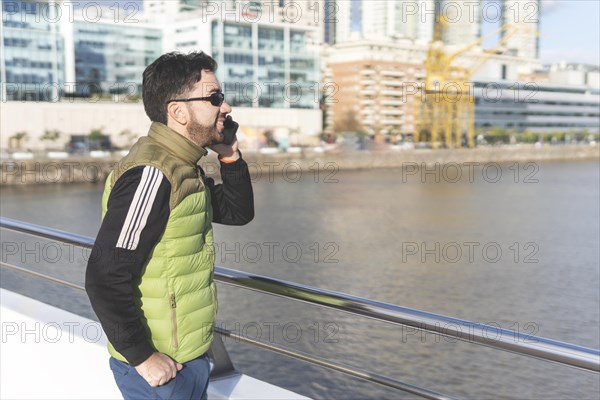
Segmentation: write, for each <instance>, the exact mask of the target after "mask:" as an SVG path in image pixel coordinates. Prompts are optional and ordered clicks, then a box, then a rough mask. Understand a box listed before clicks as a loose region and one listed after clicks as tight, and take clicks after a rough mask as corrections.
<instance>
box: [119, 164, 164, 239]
mask: <svg viewBox="0 0 600 400" xmlns="http://www.w3.org/2000/svg"><path fill="white" fill-rule="evenodd" d="M163 177H164V175H163V173H162V172H161V171H160V170H159V169H157V168H154V167H151V166H146V167H144V170H143V172H142V179H141V180H140V183H139V185H138V187H137V189H136V191H135V194H134V196H133V200H132V201H131V205H130V206H129V211H128V212H127V217H125V222H124V223H123V227H122V228H121V234H120V235H119V239H118V240H117V245H116V247H120V248H122V249H128V250H135V249H136V248H137V245H138V243H139V240H140V234H141V232H142V230H143V229H144V227H145V226H146V222H147V221H148V216H149V215H150V211H151V210H152V204H153V203H154V199H155V198H156V193H157V192H158V188H159V187H160V184H161V182H162V179H163Z"/></svg>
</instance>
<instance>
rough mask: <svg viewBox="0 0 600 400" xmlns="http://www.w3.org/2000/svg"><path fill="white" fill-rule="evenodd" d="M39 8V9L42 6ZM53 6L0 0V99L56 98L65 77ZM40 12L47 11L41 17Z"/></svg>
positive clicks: (62, 48) (22, 0) (32, 2)
mask: <svg viewBox="0 0 600 400" xmlns="http://www.w3.org/2000/svg"><path fill="white" fill-rule="evenodd" d="M42 9H43V10H42ZM55 10H56V8H54V7H49V6H48V2H47V1H46V2H42V1H39V0H38V1H27V0H15V1H2V18H1V21H0V53H1V54H2V56H1V57H0V59H1V61H0V75H1V79H0V81H1V85H2V101H4V100H34V101H44V100H46V101H47V100H52V99H57V98H58V96H59V95H60V88H61V86H62V85H63V83H64V81H65V51H64V40H63V38H62V36H61V34H60V32H59V29H58V27H57V24H56V23H52V22H51V21H54V20H56V18H57V16H56V15H54V14H53V12H54V11H55ZM42 12H48V15H47V16H46V18H41V17H40V15H42Z"/></svg>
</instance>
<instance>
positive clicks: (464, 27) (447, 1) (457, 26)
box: [435, 0, 482, 46]
mask: <svg viewBox="0 0 600 400" xmlns="http://www.w3.org/2000/svg"><path fill="white" fill-rule="evenodd" d="M481 3H482V2H481V0H475V1H473V0H471V1H463V0H458V1H457V0H440V1H437V2H436V5H435V6H436V15H437V17H438V18H440V17H441V16H443V17H444V18H445V29H444V34H443V37H442V40H443V41H444V44H446V45H448V46H466V45H468V44H471V43H473V42H475V41H476V40H477V39H479V37H480V36H481Z"/></svg>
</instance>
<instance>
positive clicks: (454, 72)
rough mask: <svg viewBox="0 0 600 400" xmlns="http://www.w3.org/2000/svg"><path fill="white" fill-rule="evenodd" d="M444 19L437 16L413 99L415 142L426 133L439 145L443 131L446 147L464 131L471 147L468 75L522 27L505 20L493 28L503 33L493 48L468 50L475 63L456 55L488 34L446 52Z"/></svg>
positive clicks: (472, 130) (456, 141)
mask: <svg viewBox="0 0 600 400" xmlns="http://www.w3.org/2000/svg"><path fill="white" fill-rule="evenodd" d="M447 23H448V22H447V20H446V19H445V18H444V17H443V16H442V17H440V18H438V19H437V21H436V24H435V27H434V37H433V41H432V43H431V45H430V46H429V50H428V52H427V58H426V60H425V84H424V87H422V88H421V97H420V101H415V103H414V104H415V105H416V107H417V110H415V111H416V116H417V121H416V124H415V125H416V130H415V135H414V140H415V142H416V143H418V142H419V141H420V140H421V139H422V136H424V135H425V134H427V133H428V134H429V135H430V138H429V140H430V143H431V145H432V147H434V148H437V147H439V145H440V136H442V135H443V139H444V143H445V145H446V147H448V148H451V147H453V143H452V142H453V139H454V147H461V146H462V136H463V133H466V137H467V145H468V146H469V147H474V145H475V141H474V136H475V99H474V97H473V87H472V85H471V83H472V82H471V81H470V79H471V77H472V76H473V73H474V72H475V71H476V70H477V69H479V68H480V67H481V66H482V65H483V64H484V63H485V62H486V61H487V60H489V58H490V57H492V56H493V55H496V54H502V53H503V50H502V49H503V47H504V45H505V44H506V42H507V41H508V40H509V39H510V38H511V37H512V36H513V35H515V34H516V33H517V32H519V31H521V30H523V29H524V28H522V27H520V26H518V25H512V24H505V25H503V26H502V27H500V29H498V30H497V31H496V32H494V33H492V34H490V35H494V34H498V33H502V39H501V40H500V42H499V43H498V45H497V46H496V47H495V48H493V49H486V50H484V52H483V53H482V54H471V55H470V58H472V59H475V62H474V64H472V65H468V66H464V65H457V64H456V59H457V58H458V57H459V56H460V55H463V54H465V53H467V52H469V51H470V50H472V49H473V48H475V47H477V46H479V45H481V44H482V43H483V42H484V41H485V40H486V39H487V38H488V36H489V35H488V36H485V37H481V38H480V39H478V40H476V41H475V42H473V43H471V44H469V45H467V46H465V47H463V48H461V49H459V50H457V51H455V52H453V53H448V51H447V49H446V48H445V46H444V43H443V42H442V37H443V32H444V30H445V29H446V26H447Z"/></svg>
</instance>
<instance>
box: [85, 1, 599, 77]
mask: <svg viewBox="0 0 600 400" xmlns="http://www.w3.org/2000/svg"><path fill="white" fill-rule="evenodd" d="M214 1H216V2H218V1H219V0H214ZM347 1H352V0H347ZM366 1H367V2H368V1H374V0H366ZM414 1H417V2H418V1H419V0H414ZM457 1H460V0H457ZM484 1H485V2H499V1H500V0H484ZM523 1H526V0H523ZM540 1H541V7H540V8H541V10H542V14H541V16H540V35H541V36H540V59H541V60H542V62H543V63H545V64H547V63H557V62H560V61H567V62H580V63H585V64H595V65H600V50H599V49H600V0H540ZM80 2H81V3H86V2H90V3H92V2H96V3H98V2H100V3H101V2H108V3H110V4H114V3H115V2H117V0H93V1H91V0H83V1H82V0H80ZM119 2H120V3H123V4H127V3H129V4H131V3H136V4H140V5H141V4H142V0H128V1H125V0H119ZM499 27H500V24H499V23H497V24H492V23H486V24H485V25H484V26H483V32H484V34H485V33H490V32H493V31H494V30H495V29H497V28H499Z"/></svg>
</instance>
